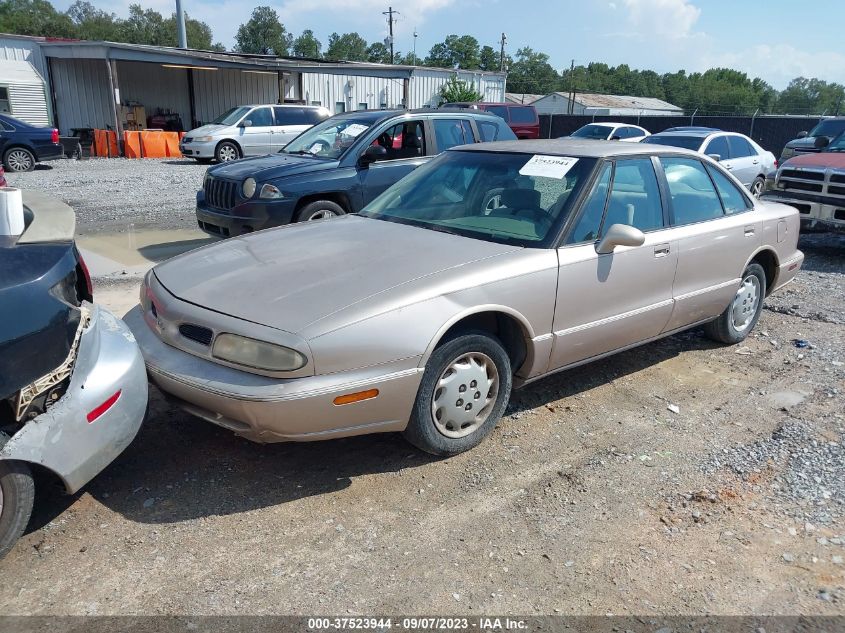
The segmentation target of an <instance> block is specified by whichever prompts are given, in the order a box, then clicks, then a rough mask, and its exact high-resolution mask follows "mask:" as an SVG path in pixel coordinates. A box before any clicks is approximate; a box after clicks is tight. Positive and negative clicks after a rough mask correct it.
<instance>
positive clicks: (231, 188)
mask: <svg viewBox="0 0 845 633" xmlns="http://www.w3.org/2000/svg"><path fill="white" fill-rule="evenodd" d="M237 187H238V183H236V182H231V181H229V180H220V179H219V178H209V179H208V180H206V181H205V186H204V187H203V191H204V192H205V201H206V202H207V203H208V204H209V206H212V207H216V208H218V209H225V210H227V211H231V210H232V209H234V208H235V198H236V192H237Z"/></svg>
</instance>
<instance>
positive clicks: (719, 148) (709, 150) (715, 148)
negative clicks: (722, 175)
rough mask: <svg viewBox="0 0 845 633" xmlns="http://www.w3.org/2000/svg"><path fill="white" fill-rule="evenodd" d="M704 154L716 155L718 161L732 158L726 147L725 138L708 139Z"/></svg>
mask: <svg viewBox="0 0 845 633" xmlns="http://www.w3.org/2000/svg"><path fill="white" fill-rule="evenodd" d="M704 153H705V154H707V155H711V154H718V155H719V160H728V159H729V158H733V157H732V156H731V150H730V148H729V147H728V137H727V136H717V137H716V138H712V139H710V142H709V143H707V147H706V148H705V149H704Z"/></svg>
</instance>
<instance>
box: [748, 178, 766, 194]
mask: <svg viewBox="0 0 845 633" xmlns="http://www.w3.org/2000/svg"><path fill="white" fill-rule="evenodd" d="M765 185H766V179H765V178H763V176H757V177H756V178H755V179H754V182H752V183H751V195H752V196H754V197H755V198H759V197H760V194H761V193H763V187H764V186H765Z"/></svg>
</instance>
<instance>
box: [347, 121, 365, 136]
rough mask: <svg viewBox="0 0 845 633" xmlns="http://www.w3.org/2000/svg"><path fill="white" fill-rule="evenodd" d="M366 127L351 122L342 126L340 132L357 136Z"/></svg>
mask: <svg viewBox="0 0 845 633" xmlns="http://www.w3.org/2000/svg"><path fill="white" fill-rule="evenodd" d="M366 129H367V126H366V125H361V124H360V123H353V124H352V125H350V126H348V127H345V128H343V131H342V134H344V135H346V136H358V135H359V134H360V133H361V132H363V131H364V130H366Z"/></svg>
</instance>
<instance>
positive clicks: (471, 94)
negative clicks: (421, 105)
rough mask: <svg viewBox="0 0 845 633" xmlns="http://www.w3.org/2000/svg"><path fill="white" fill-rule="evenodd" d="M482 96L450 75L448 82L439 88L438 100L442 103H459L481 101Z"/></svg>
mask: <svg viewBox="0 0 845 633" xmlns="http://www.w3.org/2000/svg"><path fill="white" fill-rule="evenodd" d="M482 96H483V95H482V94H481V93H480V92H478V91H477V90H476V89H475V88H474V87H473V86H472V85H470V84H469V83H467V82H466V81H463V80H462V79H458V77H457V75H452V76H451V77H450V78H449V80H448V81H447V82H446V83H445V84H443V85H442V86H441V87H440V98H441V99H442V100H443V102H444V103H461V102H465V101H481V98H482Z"/></svg>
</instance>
